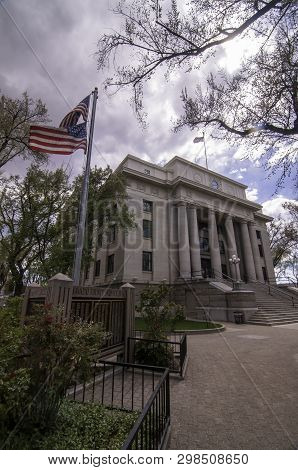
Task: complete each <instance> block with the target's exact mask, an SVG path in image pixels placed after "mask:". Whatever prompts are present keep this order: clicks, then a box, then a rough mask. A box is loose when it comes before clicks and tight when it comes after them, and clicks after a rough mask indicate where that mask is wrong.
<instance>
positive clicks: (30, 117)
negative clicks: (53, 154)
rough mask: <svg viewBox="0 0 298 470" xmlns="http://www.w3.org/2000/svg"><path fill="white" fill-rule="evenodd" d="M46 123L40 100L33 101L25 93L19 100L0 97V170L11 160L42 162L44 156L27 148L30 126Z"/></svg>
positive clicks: (43, 106)
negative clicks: (29, 159)
mask: <svg viewBox="0 0 298 470" xmlns="http://www.w3.org/2000/svg"><path fill="white" fill-rule="evenodd" d="M47 121H48V115H47V109H46V107H45V105H44V104H43V103H42V102H41V100H36V101H34V100H33V99H32V98H29V96H28V95H27V93H23V95H22V98H21V99H12V98H9V97H7V96H5V95H1V97H0V168H1V167H2V166H3V165H5V164H6V163H8V162H9V161H11V160H12V159H13V158H15V157H17V156H20V157H21V158H24V159H28V158H32V159H33V160H36V161H39V162H42V161H46V159H47V157H46V155H45V154H42V153H39V152H33V151H32V150H31V149H30V148H29V147H28V137H29V129H30V125H31V124H34V123H43V122H47Z"/></svg>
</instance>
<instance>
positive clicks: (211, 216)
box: [208, 209, 221, 277]
mask: <svg viewBox="0 0 298 470" xmlns="http://www.w3.org/2000/svg"><path fill="white" fill-rule="evenodd" d="M208 232H209V250H210V255H211V267H212V269H213V270H214V275H215V277H221V258H220V250H219V243H218V233H217V224H216V217H215V212H214V211H213V210H212V209H209V210H208Z"/></svg>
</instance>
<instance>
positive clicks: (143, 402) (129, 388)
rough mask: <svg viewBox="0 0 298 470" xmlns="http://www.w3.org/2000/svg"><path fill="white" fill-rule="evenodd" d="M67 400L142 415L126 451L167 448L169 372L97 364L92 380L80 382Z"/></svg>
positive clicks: (132, 432)
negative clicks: (137, 412) (96, 404)
mask: <svg viewBox="0 0 298 470" xmlns="http://www.w3.org/2000/svg"><path fill="white" fill-rule="evenodd" d="M67 396H68V398H70V399H74V400H78V401H80V402H82V403H87V402H92V403H101V404H103V405H105V406H107V407H109V408H112V409H122V410H125V411H139V412H140V415H139V418H138V420H137V421H136V423H135V426H134V427H133V429H132V430H131V433H130V434H129V436H128V437H127V439H126V441H125V443H124V445H123V449H146V450H154V449H161V448H163V446H164V444H165V442H166V437H167V433H168V431H169V426H170V383H169V370H168V369H164V368H161V367H152V366H144V365H136V364H129V363H118V362H112V361H103V360H99V361H95V362H94V366H93V374H92V378H91V380H88V381H85V382H82V383H80V380H79V378H78V379H77V381H74V383H73V386H72V387H71V388H70V389H69V390H68V392H67Z"/></svg>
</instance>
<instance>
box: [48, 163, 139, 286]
mask: <svg viewBox="0 0 298 470" xmlns="http://www.w3.org/2000/svg"><path fill="white" fill-rule="evenodd" d="M82 178H83V176H82V175H79V176H78V177H77V178H75V180H74V181H73V183H72V185H71V188H70V195H69V198H68V199H67V201H66V203H65V205H64V208H63V210H62V211H61V213H60V215H59V218H58V221H57V225H58V227H59V233H60V236H59V237H58V238H57V239H56V240H55V242H54V243H53V244H52V245H51V247H50V250H49V256H48V259H47V260H46V262H45V263H44V264H43V266H42V267H41V269H39V273H40V275H41V277H42V278H43V279H47V278H49V277H51V276H52V275H54V274H56V273H57V272H63V273H65V274H68V275H70V276H71V274H72V267H73V260H74V253H75V238H76V227H77V218H78V209H79V201H80V194H81V187H82ZM125 188H126V186H125V179H124V177H123V176H122V175H121V174H120V173H113V171H112V170H111V168H109V167H108V168H105V169H103V168H97V167H95V168H93V169H91V172H90V180H89V195H88V208H87V222H86V232H85V243H84V248H83V258H82V266H83V267H85V269H87V267H88V266H89V264H90V262H91V261H92V260H93V256H94V250H95V247H96V245H97V243H98V238H99V237H100V236H101V235H102V234H103V233H105V232H107V231H108V230H109V229H111V227H113V226H115V227H117V228H118V227H121V228H122V229H124V230H128V229H129V228H132V227H134V217H133V214H132V213H131V212H129V211H128V207H127V205H126V202H125V199H126V189H125Z"/></svg>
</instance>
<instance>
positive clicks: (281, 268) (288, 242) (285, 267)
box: [268, 202, 298, 277]
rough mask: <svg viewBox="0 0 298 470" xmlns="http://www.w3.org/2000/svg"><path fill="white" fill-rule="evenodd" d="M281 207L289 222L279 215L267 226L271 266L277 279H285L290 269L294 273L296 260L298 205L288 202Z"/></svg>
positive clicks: (297, 255) (297, 254)
mask: <svg viewBox="0 0 298 470" xmlns="http://www.w3.org/2000/svg"><path fill="white" fill-rule="evenodd" d="M283 207H284V209H287V210H288V211H289V213H290V216H291V218H290V220H289V221H286V220H285V219H284V218H283V217H282V216H281V215H279V216H278V217H276V218H275V219H274V220H273V221H272V222H270V224H269V226H268V231H269V237H270V248H271V252H272V257H273V266H274V268H275V271H276V274H277V277H280V276H284V277H286V276H287V272H288V273H290V270H291V269H292V271H293V273H294V271H295V260H297V258H298V252H297V247H298V228H297V227H298V225H297V221H298V204H295V203H292V202H289V203H285V204H283ZM296 266H297V261H296ZM293 273H291V275H292V274H293Z"/></svg>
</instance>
